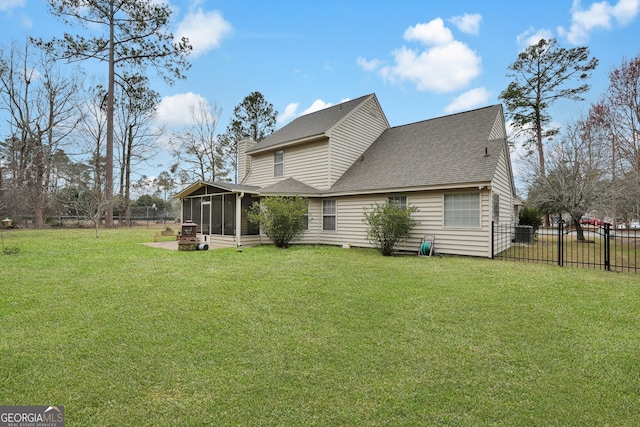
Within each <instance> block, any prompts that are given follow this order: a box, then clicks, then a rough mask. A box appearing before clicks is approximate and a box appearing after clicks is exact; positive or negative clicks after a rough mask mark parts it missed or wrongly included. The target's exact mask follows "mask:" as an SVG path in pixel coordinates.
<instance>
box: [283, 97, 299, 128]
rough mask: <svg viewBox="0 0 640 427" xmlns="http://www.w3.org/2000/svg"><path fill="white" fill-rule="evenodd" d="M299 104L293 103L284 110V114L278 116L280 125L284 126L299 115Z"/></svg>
mask: <svg viewBox="0 0 640 427" xmlns="http://www.w3.org/2000/svg"><path fill="white" fill-rule="evenodd" d="M299 106H300V103H299V102H292V103H291V104H289V105H287V106H286V107H285V108H284V112H283V113H280V114H278V123H280V124H283V123H286V122H288V121H289V120H291V119H292V118H294V117H295V116H296V115H297V114H298V107H299Z"/></svg>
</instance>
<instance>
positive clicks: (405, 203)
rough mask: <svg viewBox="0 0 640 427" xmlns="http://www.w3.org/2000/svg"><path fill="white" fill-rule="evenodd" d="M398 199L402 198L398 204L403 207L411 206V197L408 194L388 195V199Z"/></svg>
mask: <svg viewBox="0 0 640 427" xmlns="http://www.w3.org/2000/svg"><path fill="white" fill-rule="evenodd" d="M397 199H400V201H399V203H398V205H399V206H400V207H402V208H405V209H406V208H407V207H408V206H409V198H408V197H407V196H404V195H398V196H389V197H387V201H389V202H391V201H396V200H397ZM402 199H404V203H402Z"/></svg>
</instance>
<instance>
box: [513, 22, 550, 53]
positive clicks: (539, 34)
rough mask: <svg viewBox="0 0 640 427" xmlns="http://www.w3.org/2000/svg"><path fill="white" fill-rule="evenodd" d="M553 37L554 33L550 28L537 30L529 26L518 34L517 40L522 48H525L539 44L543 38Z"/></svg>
mask: <svg viewBox="0 0 640 427" xmlns="http://www.w3.org/2000/svg"><path fill="white" fill-rule="evenodd" d="M552 38H553V33H552V32H551V31H550V30H546V29H540V30H535V29H534V28H533V27H529V28H528V29H527V30H526V31H524V32H523V33H521V34H518V36H517V37H516V42H517V43H518V46H519V47H520V49H522V50H525V49H526V48H528V47H529V46H533V45H536V44H538V42H539V41H540V40H541V39H545V40H549V39H552Z"/></svg>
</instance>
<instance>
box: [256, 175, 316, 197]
mask: <svg viewBox="0 0 640 427" xmlns="http://www.w3.org/2000/svg"><path fill="white" fill-rule="evenodd" d="M260 194H261V195H269V194H282V195H285V194H293V195H305V196H312V195H319V194H320V190H318V189H317V188H315V187H312V186H310V185H307V184H305V183H304V182H300V181H298V180H297V179H294V178H287V179H284V180H282V181H278V182H276V183H275V184H272V185H269V186H267V187H263V188H261V189H260Z"/></svg>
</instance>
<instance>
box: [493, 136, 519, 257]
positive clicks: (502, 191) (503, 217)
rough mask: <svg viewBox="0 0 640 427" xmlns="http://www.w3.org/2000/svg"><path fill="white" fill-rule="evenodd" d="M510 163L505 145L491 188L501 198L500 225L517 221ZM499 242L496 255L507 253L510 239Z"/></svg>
mask: <svg viewBox="0 0 640 427" xmlns="http://www.w3.org/2000/svg"><path fill="white" fill-rule="evenodd" d="M508 161H509V160H508V147H507V146H506V144H505V146H504V148H503V150H502V152H501V153H500V159H499V160H498V164H497V167H496V172H495V175H494V177H493V180H492V186H491V188H492V192H493V193H494V194H498V195H499V196H500V218H499V221H496V223H499V224H513V223H515V220H516V218H515V217H514V211H513V191H514V189H513V186H512V182H513V181H512V179H511V176H510V174H509V168H508V166H507V164H508V163H507V162H508ZM498 240H499V241H498V242H497V245H496V247H495V248H493V249H494V254H498V253H500V252H502V251H505V250H507V249H509V247H510V246H511V242H510V240H508V239H498Z"/></svg>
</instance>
